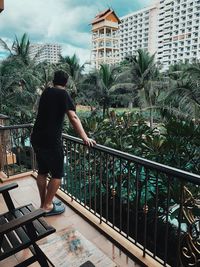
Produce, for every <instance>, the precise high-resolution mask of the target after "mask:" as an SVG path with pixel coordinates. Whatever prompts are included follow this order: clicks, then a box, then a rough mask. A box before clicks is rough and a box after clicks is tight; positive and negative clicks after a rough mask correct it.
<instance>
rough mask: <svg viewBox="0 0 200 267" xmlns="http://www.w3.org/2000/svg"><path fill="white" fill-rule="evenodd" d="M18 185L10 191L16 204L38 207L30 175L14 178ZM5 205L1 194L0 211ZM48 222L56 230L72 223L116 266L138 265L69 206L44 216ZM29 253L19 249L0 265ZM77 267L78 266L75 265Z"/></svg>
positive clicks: (34, 266) (9, 264) (15, 261)
mask: <svg viewBox="0 0 200 267" xmlns="http://www.w3.org/2000/svg"><path fill="white" fill-rule="evenodd" d="M14 182H17V183H18V185H19V187H18V188H17V189H15V190H12V191H11V197H12V199H13V200H14V203H15V205H16V206H22V205H25V204H28V203H32V204H33V205H34V206H35V207H36V208H38V207H39V194H38V191H37V185H36V181H35V179H34V178H32V177H26V178H20V179H17V180H15V181H14ZM6 210H7V209H6V206H5V203H4V201H3V198H2V196H0V213H3V212H5V211H6ZM45 219H46V220H47V221H48V223H49V224H51V225H52V226H54V227H55V228H56V230H57V231H58V230H61V229H63V228H65V227H67V226H69V225H73V227H74V228H75V229H77V230H78V231H79V232H80V233H81V234H82V235H83V236H85V237H86V238H87V239H88V240H89V241H90V242H92V243H93V244H95V246H96V247H98V248H99V249H100V250H101V251H102V252H103V253H104V254H105V255H107V256H108V257H109V258H110V259H112V260H113V261H114V262H115V263H116V266H117V267H139V266H140V265H138V264H136V263H135V262H134V261H132V260H131V259H130V258H129V257H128V256H127V255H125V254H124V253H123V252H122V251H120V250H119V249H118V248H117V247H116V246H115V245H114V244H113V243H112V242H110V241H109V240H108V239H107V238H106V237H105V236H103V235H102V234H101V233H100V232H99V231H97V230H96V229H95V228H94V227H93V226H92V225H90V224H89V223H88V222H86V221H85V220H84V219H83V218H82V217H80V216H79V215H78V214H76V213H75V212H74V211H73V210H72V209H71V208H70V207H68V206H66V210H65V212H64V213H63V214H61V215H59V216H52V217H46V218H45ZM29 255H30V251H29V250H28V249H26V250H24V251H21V252H19V253H17V254H15V256H12V257H9V258H8V259H5V260H3V261H1V262H0V267H13V266H14V265H16V264H18V263H19V262H21V261H22V260H24V259H26V258H27V257H28V256H29ZM30 266H31V267H38V266H40V265H39V264H38V263H34V264H32V265H30ZM77 267H78V266H77Z"/></svg>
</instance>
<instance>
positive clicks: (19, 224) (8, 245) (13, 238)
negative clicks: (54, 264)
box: [0, 183, 56, 267]
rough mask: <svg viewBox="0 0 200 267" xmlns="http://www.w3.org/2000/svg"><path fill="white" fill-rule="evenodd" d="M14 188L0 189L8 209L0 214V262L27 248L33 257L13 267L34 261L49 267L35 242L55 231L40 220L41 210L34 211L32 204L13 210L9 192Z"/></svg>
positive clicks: (15, 185)
mask: <svg viewBox="0 0 200 267" xmlns="http://www.w3.org/2000/svg"><path fill="white" fill-rule="evenodd" d="M16 187H18V185H17V184H16V183H12V184H8V185H5V186H2V187H0V193H1V194H3V198H4V200H5V203H6V205H7V207H8V212H6V213H4V214H0V261H2V260H3V259H5V258H7V257H9V256H11V255H13V254H15V253H17V252H19V251H21V250H23V249H26V248H29V249H30V250H31V252H32V254H33V255H32V256H31V257H30V258H28V259H26V260H25V261H23V262H21V263H19V264H17V265H16V266H15V267H24V266H29V265H30V264H32V263H33V262H35V261H38V262H39V263H40V265H41V266H42V267H46V266H49V263H48V259H47V257H46V256H45V254H44V253H43V252H42V250H41V249H40V248H39V246H38V245H37V244H36V242H37V241H38V240H40V239H42V238H43V237H46V236H48V235H50V234H52V233H54V232H55V231H56V230H55V228H53V227H52V226H49V225H48V224H47V223H46V222H45V221H44V220H43V219H42V218H41V217H42V216H43V215H44V211H43V210H42V209H34V207H33V205H32V204H28V205H26V206H22V207H19V208H15V206H14V204H13V201H12V199H11V197H10V194H9V190H11V189H14V188H16ZM0 266H1V263H0Z"/></svg>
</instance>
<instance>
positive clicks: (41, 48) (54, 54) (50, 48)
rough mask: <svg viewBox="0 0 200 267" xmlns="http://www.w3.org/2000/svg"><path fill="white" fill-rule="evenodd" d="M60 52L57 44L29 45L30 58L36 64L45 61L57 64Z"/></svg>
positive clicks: (59, 46) (60, 49)
mask: <svg viewBox="0 0 200 267" xmlns="http://www.w3.org/2000/svg"><path fill="white" fill-rule="evenodd" d="M61 52H62V48H61V45H59V44H48V43H46V44H31V45H30V57H31V58H32V59H33V58H35V60H36V62H43V61H47V62H49V63H57V62H58V61H59V58H60V55H61Z"/></svg>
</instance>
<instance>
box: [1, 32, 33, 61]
mask: <svg viewBox="0 0 200 267" xmlns="http://www.w3.org/2000/svg"><path fill="white" fill-rule="evenodd" d="M0 46H2V47H3V48H4V49H5V50H7V51H8V52H9V57H11V58H16V57H17V58H18V59H21V60H22V62H23V63H24V64H26V65H28V64H29V62H30V57H29V50H30V41H29V38H28V35H27V34H26V33H24V34H23V35H22V37H21V39H20V40H19V39H18V37H17V36H15V40H14V42H13V44H12V47H11V48H9V46H8V45H7V44H6V42H5V41H3V40H2V39H0Z"/></svg>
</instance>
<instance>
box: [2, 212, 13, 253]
mask: <svg viewBox="0 0 200 267" xmlns="http://www.w3.org/2000/svg"><path fill="white" fill-rule="evenodd" d="M6 223H7V221H6V219H5V218H4V217H1V218H0V225H4V224H6ZM1 249H3V251H4V252H2V251H1V250H0V256H1V255H2V254H4V253H5V252H6V251H9V250H10V249H11V246H10V244H9V242H8V240H7V239H6V237H5V235H3V240H2V244H1Z"/></svg>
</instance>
